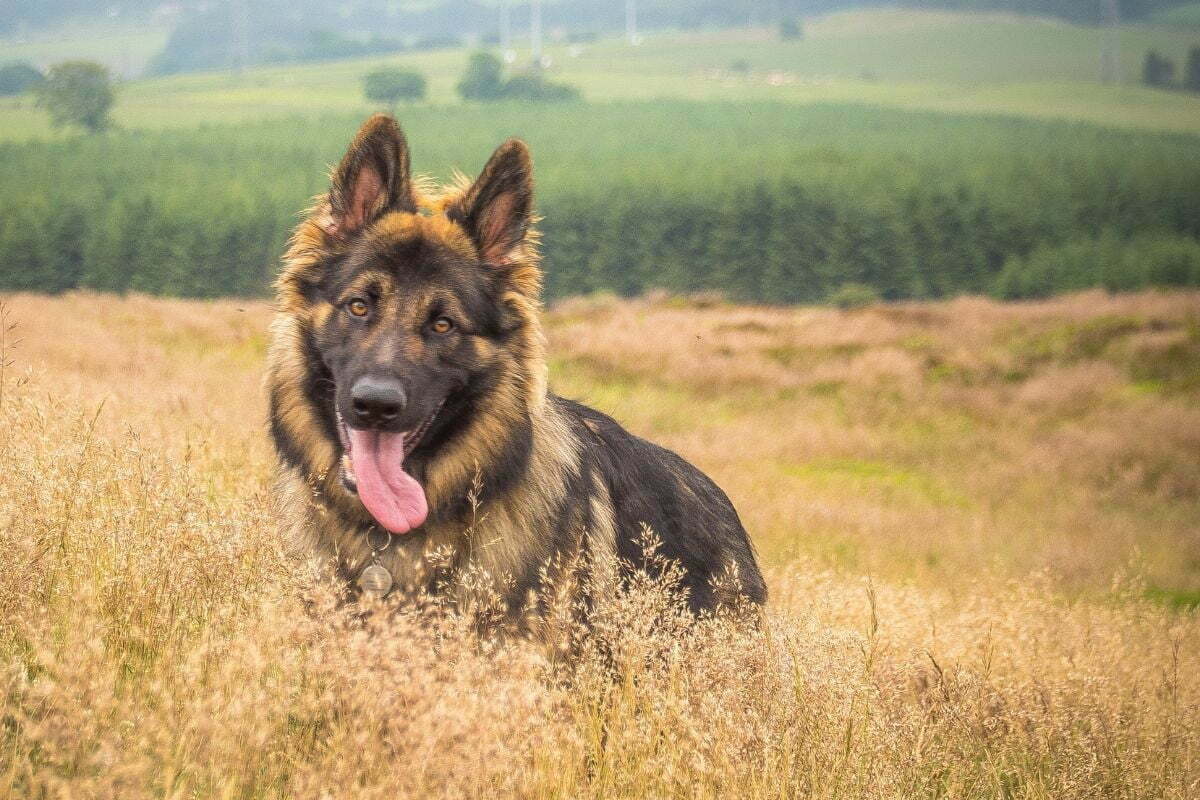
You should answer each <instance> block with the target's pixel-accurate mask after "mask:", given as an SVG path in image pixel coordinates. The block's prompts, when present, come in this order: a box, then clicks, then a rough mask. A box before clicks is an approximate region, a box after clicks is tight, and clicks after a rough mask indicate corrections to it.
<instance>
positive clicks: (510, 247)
mask: <svg viewBox="0 0 1200 800" xmlns="http://www.w3.org/2000/svg"><path fill="white" fill-rule="evenodd" d="M447 214H448V215H449V216H450V218H451V219H453V220H454V221H456V222H458V223H459V224H460V225H462V226H463V227H464V228H465V229H466V231H467V233H468V234H470V236H471V239H472V240H474V242H475V246H476V247H477V248H479V255H480V257H481V258H482V259H483V260H484V261H485V262H487V263H489V264H495V265H498V266H499V265H504V264H505V263H507V262H508V260H509V257H510V255H511V254H512V252H513V251H514V250H515V249H516V248H517V247H518V246H519V245H520V244H521V243H522V242H523V241H524V240H525V234H526V232H527V231H528V230H529V222H530V218H531V216H532V214H533V160H532V159H531V158H530V157H529V148H528V147H526V146H525V143H524V142H522V141H521V140H520V139H509V140H508V141H507V142H505V143H504V144H502V145H500V147H498V148H497V149H496V152H495V153H493V154H492V157H491V158H490V159H488V163H487V166H485V167H484V168H483V172H482V173H481V174H480V175H479V178H478V179H476V181H475V183H473V184H471V188H470V189H468V190H467V191H466V194H464V195H463V196H462V198H461V199H460V200H458V201H457V202H456V203H455V204H454V205H453V206H452V207H450V208H449V209H447Z"/></svg>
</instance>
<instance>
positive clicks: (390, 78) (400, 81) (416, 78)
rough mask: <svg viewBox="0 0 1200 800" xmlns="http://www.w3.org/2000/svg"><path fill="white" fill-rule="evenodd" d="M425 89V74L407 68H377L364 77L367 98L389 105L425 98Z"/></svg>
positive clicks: (364, 89) (364, 91) (364, 92)
mask: <svg viewBox="0 0 1200 800" xmlns="http://www.w3.org/2000/svg"><path fill="white" fill-rule="evenodd" d="M425 89H426V83H425V76H424V75H422V74H421V73H419V72H413V71H411V70H406V69H377V70H375V71H374V72H369V73H367V74H366V75H365V76H364V77H363V94H365V95H366V96H367V99H368V100H370V101H372V102H375V103H384V104H385V105H388V106H394V105H396V104H397V103H399V102H400V101H401V100H424V99H425Z"/></svg>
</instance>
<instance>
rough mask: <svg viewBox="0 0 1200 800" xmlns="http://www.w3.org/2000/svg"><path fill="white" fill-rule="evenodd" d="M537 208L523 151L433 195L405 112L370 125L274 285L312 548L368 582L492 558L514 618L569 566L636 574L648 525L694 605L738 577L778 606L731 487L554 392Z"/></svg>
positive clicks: (294, 455)
mask: <svg viewBox="0 0 1200 800" xmlns="http://www.w3.org/2000/svg"><path fill="white" fill-rule="evenodd" d="M532 215H533V174H532V162H531V160H530V155H529V151H528V149H527V148H526V146H525V144H524V143H523V142H521V141H518V140H515V139H514V140H510V141H508V142H505V143H504V144H502V145H501V146H500V147H499V149H497V150H496V152H495V153H494V154H493V155H492V157H491V160H489V161H488V163H487V165H486V166H485V167H484V169H483V172H482V174H481V175H480V176H479V178H478V179H477V180H476V181H475V182H474V183H469V184H468V183H467V182H466V181H465V180H463V181H460V185H458V186H453V187H449V188H443V189H440V190H434V189H432V188H431V187H430V186H428V185H427V184H426V183H425V182H423V181H421V180H417V179H414V178H413V176H412V174H411V171H410V160H409V150H408V145H407V143H406V141H405V139H404V136H403V134H402V133H401V131H400V129H399V127H398V126H397V125H396V123H395V121H394V120H393V119H392V118H391V117H388V116H385V115H382V114H379V115H375V116H373V117H371V118H370V119H368V120H367V121H366V123H365V124H364V125H363V126H362V128H361V130H359V132H358V134H357V136H355V138H354V140H353V142H351V144H350V148H349V150H348V151H347V153H346V155H345V157H344V158H343V159H342V161H341V163H340V164H339V165H338V166H337V167H336V168H335V169H334V171H333V173H332V176H331V186H330V189H329V192H328V194H327V195H324V196H322V197H320V198H318V200H317V201H316V204H315V206H314V207H313V208H312V209H311V211H310V213H309V214H308V216H307V218H306V219H305V220H304V221H303V222H301V223H300V225H299V226H298V227H297V229H296V231H295V233H294V236H293V238H292V241H291V244H290V247H289V249H288V251H287V254H286V257H285V264H284V268H283V270H282V272H281V274H280V276H279V279H278V281H277V284H276V288H277V293H278V294H277V305H276V311H277V313H276V318H275V321H274V323H273V325H272V344H271V348H270V355H269V368H268V375H267V386H268V391H269V396H270V427H271V434H272V437H273V439H274V443H275V448H276V451H277V453H278V458H279V468H280V469H279V477H280V484H281V488H282V499H283V501H284V503H285V511H284V513H285V515H286V516H287V517H288V519H289V522H288V524H289V525H294V531H293V532H294V533H295V534H296V535H297V536H298V539H297V542H298V543H299V545H300V547H301V549H302V551H303V552H304V553H306V554H307V555H309V556H311V557H315V558H317V559H318V560H319V561H320V562H322V563H324V564H326V565H328V566H330V567H331V568H332V569H334V570H336V572H337V573H338V575H339V576H340V577H341V578H342V579H344V580H345V581H346V582H347V584H348V586H349V588H350V590H351V591H352V592H353V591H355V589H354V587H355V586H358V587H360V588H361V589H365V590H369V591H371V592H374V593H377V594H386V593H387V592H388V591H389V590H392V588H393V587H395V589H396V590H399V591H401V592H411V593H421V592H426V591H428V592H436V591H443V592H445V591H446V588H445V587H446V586H447V583H446V578H447V575H450V576H451V577H452V576H453V575H454V574H455V573H458V572H460V571H462V570H467V569H472V570H476V571H477V572H476V573H475V574H484V575H490V576H493V578H494V579H495V581H496V587H497V589H496V591H497V593H498V594H499V595H500V596H501V597H502V598H503V602H504V604H505V605H506V606H507V610H508V612H511V613H516V611H517V610H519V609H522V608H526V604H527V603H528V602H529V598H530V597H532V596H535V595H536V594H537V593H538V592H540V591H542V590H543V589H544V588H546V587H545V586H544V585H543V584H544V583H545V582H546V581H547V580H548V579H547V575H548V574H549V573H548V572H547V569H546V565H547V564H549V563H551V562H553V561H555V560H556V559H559V560H561V559H572V560H573V563H577V564H578V563H583V564H585V565H586V564H587V563H589V559H594V558H595V557H596V556H606V557H608V558H609V559H610V561H611V563H613V564H616V565H623V566H618V567H617V568H616V569H617V570H625V573H624V574H625V575H628V574H629V573H628V570H630V569H634V567H633V565H634V564H635V563H637V562H638V560H639V558H642V556H643V550H642V548H643V543H642V541H641V540H642V538H643V536H644V532H645V530H646V529H647V528H648V529H649V530H651V531H653V534H654V535H655V536H656V537H657V539H658V541H659V544H658V548H659V550H658V556H659V557H661V558H663V559H669V560H671V561H672V562H675V564H676V569H677V575H680V574H681V576H682V580H681V583H682V588H683V589H684V590H685V591H686V593H687V597H688V603H689V605H690V606H691V608H692V609H693V611H696V612H699V611H701V610H705V609H712V608H714V607H716V606H717V605H718V604H720V603H721V602H723V599H724V597H725V596H726V592H725V591H724V590H720V589H719V588H718V584H719V583H720V582H721V579H722V576H723V575H728V574H733V575H734V576H735V577H736V581H735V583H736V585H738V586H739V588H740V592H741V594H743V595H744V596H745V597H746V598H748V599H749V600H751V601H753V602H756V603H762V602H764V601H765V599H766V587H765V586H764V584H763V579H762V575H761V573H760V571H759V568H758V564H757V563H756V561H755V555H754V549H753V547H752V545H751V543H750V539H749V538H748V537H747V535H746V531H745V529H744V528H743V527H742V524H741V522H740V521H739V520H738V515H737V512H736V511H734V508H733V506H732V505H731V504H730V502H729V499H728V498H727V497H726V496H725V494H724V493H723V492H722V491H721V489H719V488H718V487H717V486H716V485H715V484H714V483H713V482H712V481H711V480H709V478H707V477H706V476H705V475H704V474H702V473H701V472H700V471H699V470H697V469H696V468H695V467H693V466H692V465H691V464H688V463H687V462H686V461H684V460H683V459H681V458H680V457H679V456H677V455H675V454H674V453H672V452H669V451H667V450H664V449H663V448H661V447H657V446H656V445H654V444H651V443H650V442H647V441H644V440H642V439H639V438H638V437H636V436H634V435H632V434H630V433H629V432H627V431H626V430H624V429H623V428H622V427H621V426H620V425H619V424H617V423H616V422H615V421H613V420H612V419H610V418H609V417H607V416H605V415H604V414H601V413H599V412H597V411H593V410H592V409H590V408H588V407H586V406H583V405H580V404H579V403H576V402H572V401H570V400H565V399H563V398H561V397H558V396H556V395H554V394H552V393H550V392H549V391H548V389H547V374H546V373H547V370H546V361H545V351H544V338H543V335H542V329H541V324H540V320H539V314H540V299H539V294H540V288H541V271H540V268H539V261H540V259H539V255H538V246H537V245H538V235H537V233H536V232H535V231H534V230H533V227H532V222H533V219H532ZM435 562H436V564H437V566H431V565H433V564H435ZM585 568H586V567H585ZM615 574H617V575H618V576H619V575H620V574H621V573H620V572H619V571H618V572H617V573H615ZM610 585H612V584H610ZM615 585H616V586H618V587H619V584H615ZM439 587H440V588H439Z"/></svg>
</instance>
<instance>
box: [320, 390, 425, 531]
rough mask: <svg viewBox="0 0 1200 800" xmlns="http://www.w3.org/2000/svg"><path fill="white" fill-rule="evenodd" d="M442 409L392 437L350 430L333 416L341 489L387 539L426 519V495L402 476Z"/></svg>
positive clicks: (416, 484) (382, 432)
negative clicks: (338, 442)
mask: <svg viewBox="0 0 1200 800" xmlns="http://www.w3.org/2000/svg"><path fill="white" fill-rule="evenodd" d="M441 408H442V404H441V403H438V405H437V408H435V409H434V410H433V412H432V413H431V414H430V415H429V416H428V417H426V418H425V419H424V420H423V421H422V422H421V424H420V425H418V426H417V427H416V428H413V429H412V430H409V431H397V432H395V433H391V432H388V431H378V430H366V429H360V428H351V427H350V426H349V425H347V424H346V422H345V420H343V419H342V415H341V412H338V413H337V424H338V438H340V439H341V442H342V464H341V467H342V470H341V471H342V476H341V477H342V483H343V485H345V487H346V488H347V489H348V490H350V491H351V492H354V493H356V494H357V495H358V499H359V500H361V501H362V504H363V505H364V506H366V509H367V511H369V512H371V516H373V517H374V518H375V520H376V521H377V522H378V523H379V524H380V525H382V526H383V527H384V528H386V529H387V530H389V531H391V532H392V533H408V532H409V531H411V530H412V529H413V528H417V527H419V526H420V525H422V524H423V523H424V522H425V518H426V517H427V516H428V515H429V506H428V504H427V502H426V500H425V490H424V489H423V488H421V484H420V483H418V482H417V479H416V478H414V477H413V476H412V475H410V474H409V473H408V472H406V471H405V469H404V460H405V458H407V457H408V455H409V454H411V453H412V451H413V450H415V449H416V448H417V445H419V444H420V443H421V440H422V439H423V438H424V437H425V434H426V433H427V432H428V431H429V426H430V425H432V424H433V420H434V418H435V417H436V416H437V414H438V412H439V411H440V410H441Z"/></svg>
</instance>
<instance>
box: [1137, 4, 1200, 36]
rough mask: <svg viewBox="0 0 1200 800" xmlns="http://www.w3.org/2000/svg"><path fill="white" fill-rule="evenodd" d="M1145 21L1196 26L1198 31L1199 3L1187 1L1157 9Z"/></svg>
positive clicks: (1155, 23)
mask: <svg viewBox="0 0 1200 800" xmlns="http://www.w3.org/2000/svg"><path fill="white" fill-rule="evenodd" d="M1147 22H1150V23H1152V24H1154V25H1171V26H1174V27H1180V28H1196V29H1197V30H1198V31H1200V3H1187V4H1185V5H1182V6H1175V7H1173V8H1163V9H1159V10H1158V11H1155V12H1154V13H1153V14H1151V15H1150V16H1149V17H1148V18H1147Z"/></svg>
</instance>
